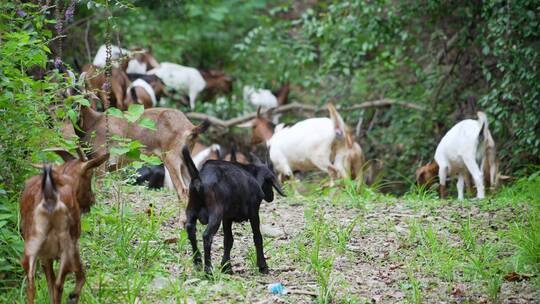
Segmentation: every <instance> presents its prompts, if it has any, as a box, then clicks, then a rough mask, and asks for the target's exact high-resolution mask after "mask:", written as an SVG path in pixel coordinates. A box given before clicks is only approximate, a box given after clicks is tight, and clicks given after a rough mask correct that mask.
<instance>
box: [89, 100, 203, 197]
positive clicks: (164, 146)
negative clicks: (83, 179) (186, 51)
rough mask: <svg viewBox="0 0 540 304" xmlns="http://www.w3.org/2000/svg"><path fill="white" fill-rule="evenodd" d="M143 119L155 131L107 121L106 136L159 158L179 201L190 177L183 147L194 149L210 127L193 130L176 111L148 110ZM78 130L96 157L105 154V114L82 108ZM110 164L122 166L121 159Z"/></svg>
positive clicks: (133, 124) (135, 124)
mask: <svg viewBox="0 0 540 304" xmlns="http://www.w3.org/2000/svg"><path fill="white" fill-rule="evenodd" d="M142 118H147V119H150V120H152V121H154V122H155V124H156V129H155V130H151V129H147V128H144V127H142V126H140V125H138V124H137V123H129V122H128V121H127V120H125V119H122V118H117V117H114V116H110V117H109V124H108V127H109V131H108V132H109V134H110V135H111V136H119V137H123V138H129V139H132V140H138V141H139V142H140V143H141V144H143V145H144V148H142V152H143V153H153V154H155V155H158V156H159V157H160V158H161V160H162V161H163V163H164V164H165V167H166V168H167V170H168V172H169V173H170V175H171V180H172V182H173V184H174V188H175V190H176V193H177V194H178V197H179V198H180V199H182V196H183V195H184V194H185V192H187V189H188V188H187V185H188V183H189V176H188V174H187V171H186V168H185V167H184V165H183V162H182V157H181V150H182V146H183V145H184V144H188V145H189V146H193V145H194V144H195V139H196V138H197V137H198V135H199V134H200V133H202V132H204V131H205V130H206V129H207V128H208V127H209V123H208V122H207V121H204V122H203V123H202V124H201V125H199V126H194V125H193V124H192V123H191V122H190V121H189V120H188V119H187V117H186V116H185V115H184V113H182V112H181V111H179V110H176V109H168V108H151V109H146V110H144V112H143V114H142V115H141V119H142ZM79 126H80V129H81V131H83V132H80V133H82V134H81V136H80V137H81V139H82V140H83V141H84V142H87V143H89V144H90V145H91V146H92V147H93V150H94V153H96V154H97V155H102V154H104V153H105V147H106V145H105V144H106V140H107V138H106V134H107V123H106V116H105V114H104V113H100V112H97V111H94V110H92V109H91V108H89V107H85V106H82V107H81V113H80V116H79ZM111 164H113V165H116V166H122V165H123V162H122V159H114V160H112V161H111Z"/></svg>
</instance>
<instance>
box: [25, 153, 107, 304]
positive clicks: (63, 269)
mask: <svg viewBox="0 0 540 304" xmlns="http://www.w3.org/2000/svg"><path fill="white" fill-rule="evenodd" d="M55 152H57V153H58V154H59V155H60V156H62V157H63V158H64V160H65V163H64V164H62V165H59V166H45V167H44V168H43V173H42V174H41V175H36V176H33V177H31V178H30V179H28V180H27V181H26V187H25V189H24V191H23V193H22V196H21V206H20V212H21V219H22V222H21V227H22V235H23V238H24V240H25V246H24V256H23V258H22V261H21V264H22V266H23V268H24V270H25V271H26V274H27V277H28V287H27V301H28V303H33V302H34V297H35V280H34V277H35V272H36V265H37V260H38V259H39V260H40V261H41V265H42V267H43V271H44V272H45V276H46V278H47V287H48V290H49V297H50V300H51V302H52V303H55V304H56V303H61V300H62V292H63V287H64V280H65V278H66V275H67V274H68V273H69V272H74V273H75V280H76V284H75V290H74V291H73V292H72V293H71V294H70V295H69V299H70V300H71V301H74V302H77V301H78V299H79V296H80V293H81V289H82V287H83V285H84V280H85V274H84V269H83V265H82V262H81V258H80V254H79V245H78V241H79V237H80V235H81V222H80V213H81V209H86V208H89V206H90V205H91V204H92V203H93V200H94V196H93V193H92V188H91V179H92V175H93V169H94V168H95V167H97V166H99V165H100V164H101V163H103V162H104V161H105V160H106V159H107V158H108V156H109V155H108V154H105V155H102V156H101V157H98V158H95V159H92V160H90V161H82V160H80V159H76V158H75V157H73V156H71V155H70V154H69V153H67V152H65V151H55ZM55 260H59V270H58V277H56V275H55V273H54V269H53V262H54V261H55Z"/></svg>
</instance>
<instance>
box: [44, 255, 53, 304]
mask: <svg viewBox="0 0 540 304" xmlns="http://www.w3.org/2000/svg"><path fill="white" fill-rule="evenodd" d="M41 267H42V268H43V272H44V273H45V278H46V279H47V289H48V290H49V298H50V300H51V303H55V302H56V299H55V298H54V296H55V294H56V293H55V292H54V288H55V287H54V286H55V285H54V281H56V278H55V275H54V269H53V261H52V260H50V259H47V260H42V261H41Z"/></svg>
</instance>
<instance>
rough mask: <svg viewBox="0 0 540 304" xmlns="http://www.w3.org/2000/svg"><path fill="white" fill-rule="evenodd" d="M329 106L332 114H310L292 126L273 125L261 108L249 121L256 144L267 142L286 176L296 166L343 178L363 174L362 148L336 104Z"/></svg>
mask: <svg viewBox="0 0 540 304" xmlns="http://www.w3.org/2000/svg"><path fill="white" fill-rule="evenodd" d="M327 106H328V110H329V112H330V118H326V117H320V118H310V119H306V120H303V121H300V122H298V123H296V124H295V125H293V126H291V127H285V126H283V125H282V124H280V125H278V126H276V127H273V124H272V123H271V122H270V121H269V120H268V119H266V118H264V117H262V116H261V115H260V111H257V117H256V118H255V119H253V120H252V121H251V122H250V123H249V125H251V126H252V130H253V133H252V136H253V144H257V143H260V142H266V145H267V146H268V148H269V152H270V159H271V160H272V163H273V164H274V166H275V168H276V170H277V172H278V173H279V174H280V175H281V176H282V177H286V176H292V175H293V171H296V170H300V171H310V170H320V171H323V172H326V173H328V174H329V175H330V176H331V177H335V176H336V175H338V176H340V177H342V178H356V177H357V176H360V175H361V170H362V165H363V162H364V157H363V153H362V149H361V148H360V145H358V143H356V142H355V141H354V136H353V133H352V131H351V130H350V128H349V127H348V126H347V125H346V124H345V122H344V121H343V119H342V118H341V116H340V115H339V113H338V112H337V110H336V109H335V108H334V106H333V105H332V104H331V103H328V105H327ZM247 125H248V124H244V125H243V126H247ZM300 143H301V144H300Z"/></svg>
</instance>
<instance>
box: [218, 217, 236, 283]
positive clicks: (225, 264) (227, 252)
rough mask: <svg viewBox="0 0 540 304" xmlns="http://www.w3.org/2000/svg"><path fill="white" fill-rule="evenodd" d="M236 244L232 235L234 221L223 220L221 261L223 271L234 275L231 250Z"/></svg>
mask: <svg viewBox="0 0 540 304" xmlns="http://www.w3.org/2000/svg"><path fill="white" fill-rule="evenodd" d="M233 243H234V238H233V234H232V220H229V219H223V259H222V260H221V271H223V272H224V273H229V274H232V272H233V271H232V265H231V249H232V246H233Z"/></svg>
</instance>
